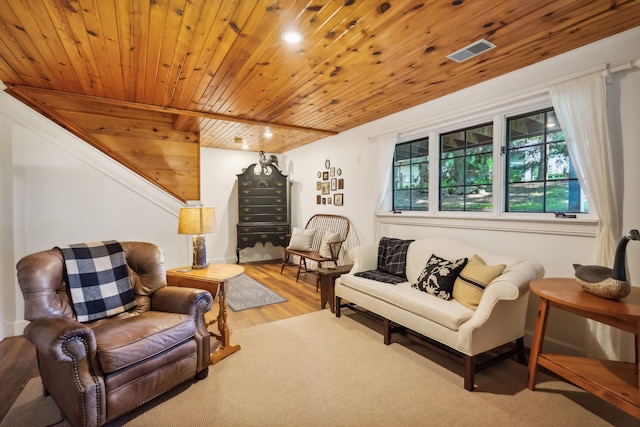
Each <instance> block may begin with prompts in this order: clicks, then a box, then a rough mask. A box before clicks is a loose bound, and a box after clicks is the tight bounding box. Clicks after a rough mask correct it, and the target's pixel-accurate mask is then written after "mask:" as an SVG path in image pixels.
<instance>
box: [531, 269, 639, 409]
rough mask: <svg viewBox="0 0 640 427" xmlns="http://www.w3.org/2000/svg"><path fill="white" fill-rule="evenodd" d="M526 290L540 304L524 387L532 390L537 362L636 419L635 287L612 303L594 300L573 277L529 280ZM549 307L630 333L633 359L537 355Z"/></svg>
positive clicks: (637, 392) (637, 389) (637, 324)
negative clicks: (526, 384)
mask: <svg viewBox="0 0 640 427" xmlns="http://www.w3.org/2000/svg"><path fill="white" fill-rule="evenodd" d="M530 288H531V291H532V292H533V293H534V294H536V295H538V296H539V297H540V304H539V306H538V319H537V321H536V328H535V331H534V334H533V342H532V343H531V356H530V359H529V384H528V386H529V389H531V390H534V389H535V385H536V372H537V369H538V366H542V367H544V368H547V369H548V370H550V371H551V372H554V373H556V374H558V375H560V376H561V377H563V378H565V379H566V380H568V381H570V382H572V383H573V384H575V385H577V386H578V387H581V388H583V389H584V390H587V391H588V392H590V393H593V394H594V395H596V396H598V397H599V398H601V399H603V400H605V401H607V402H609V403H611V404H612V405H614V406H616V407H617V408H619V409H621V410H623V411H625V412H627V413H629V414H631V415H633V416H634V417H636V418H640V378H639V377H638V370H639V368H640V361H639V359H638V354H640V341H639V339H638V334H639V333H640V288H636V287H632V288H631V289H632V290H631V294H630V295H629V296H627V297H626V298H623V299H621V300H617V301H615V300H609V299H606V298H600V297H597V296H595V295H592V294H590V293H588V292H586V291H584V290H582V288H581V287H580V285H579V284H578V283H577V282H576V281H575V279H556V278H549V279H539V280H533V281H531V283H530ZM550 307H556V308H559V309H561V310H564V311H568V312H570V313H573V314H576V315H578V316H583V317H587V318H589V319H593V320H596V321H598V322H602V323H605V324H607V325H610V326H613V327H615V328H618V329H622V330H623V331H627V332H631V333H632V334H634V335H635V343H636V357H635V359H636V360H635V363H629V362H619V361H612V360H600V359H591V358H586V357H573V356H564V355H557V354H542V344H543V341H544V333H545V328H546V325H547V316H548V314H549V308H550Z"/></svg>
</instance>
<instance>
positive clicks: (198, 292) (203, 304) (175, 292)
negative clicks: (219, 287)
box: [151, 286, 213, 378]
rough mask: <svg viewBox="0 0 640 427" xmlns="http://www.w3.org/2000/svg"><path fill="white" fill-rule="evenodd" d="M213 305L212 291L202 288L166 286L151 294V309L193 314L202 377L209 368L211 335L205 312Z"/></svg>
mask: <svg viewBox="0 0 640 427" xmlns="http://www.w3.org/2000/svg"><path fill="white" fill-rule="evenodd" d="M212 306H213V297H212V296H211V293H210V292H209V291H205V290H202V289H195V288H183V287H179V286H165V287H163V288H160V289H158V290H157V291H155V292H154V293H153V294H152V295H151V310H154V311H165V312H169V313H181V314H189V315H191V318H192V319H193V321H194V322H195V325H196V336H195V339H196V342H197V343H198V348H199V351H198V366H197V372H198V375H200V378H204V377H205V376H206V373H207V372H208V371H207V370H208V369H209V363H210V356H209V351H210V337H209V331H208V330H207V325H206V324H205V320H204V314H205V313H206V312H207V311H209V310H211V307H212Z"/></svg>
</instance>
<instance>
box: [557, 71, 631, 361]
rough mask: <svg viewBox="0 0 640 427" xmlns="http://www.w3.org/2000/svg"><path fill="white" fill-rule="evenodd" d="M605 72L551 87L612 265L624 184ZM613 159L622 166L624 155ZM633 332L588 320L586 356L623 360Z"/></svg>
mask: <svg viewBox="0 0 640 427" xmlns="http://www.w3.org/2000/svg"><path fill="white" fill-rule="evenodd" d="M606 88H607V85H606V81H605V76H604V75H603V74H602V73H600V72H598V73H594V74H590V75H587V76H583V77H579V78H577V79H574V80H571V81H568V82H564V83H561V84H558V85H556V86H553V87H552V88H550V93H551V102H552V103H553V108H554V110H555V112H556V116H557V118H558V122H559V124H560V127H561V128H562V130H563V132H564V135H565V139H566V141H567V148H568V150H569V156H570V157H571V161H572V163H573V165H574V167H575V169H576V175H577V177H578V180H579V181H580V185H581V187H582V189H583V190H584V191H585V194H586V196H587V200H589V209H590V210H592V211H594V212H595V213H596V214H597V215H598V218H599V219H600V222H599V225H598V230H597V233H596V256H595V264H596V265H603V266H606V267H611V266H612V265H613V258H614V254H615V248H616V245H617V243H618V240H619V239H620V238H621V227H622V203H621V195H622V188H616V183H618V182H621V181H620V180H619V179H618V177H617V175H616V173H619V174H621V173H622V171H621V170H616V169H615V168H614V162H613V154H612V153H613V151H612V149H611V141H610V140H609V128H608V125H607V108H606V107H607V95H606ZM616 160H617V161H616V162H615V164H618V165H622V159H616ZM629 338H630V334H627V333H624V332H622V331H620V330H619V329H615V328H611V327H609V326H607V325H604V324H602V323H598V322H595V321H592V320H589V321H588V331H587V341H586V346H587V349H586V350H587V355H588V356H590V357H598V358H608V359H615V360H622V359H625V358H626V357H625V355H623V352H626V351H625V349H628V348H629V343H626V341H628V339H629Z"/></svg>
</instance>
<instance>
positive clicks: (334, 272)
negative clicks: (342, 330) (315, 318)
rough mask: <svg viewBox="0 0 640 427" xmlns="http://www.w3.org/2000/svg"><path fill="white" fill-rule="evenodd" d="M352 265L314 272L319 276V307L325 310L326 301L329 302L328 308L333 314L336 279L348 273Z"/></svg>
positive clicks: (319, 269)
mask: <svg viewBox="0 0 640 427" xmlns="http://www.w3.org/2000/svg"><path fill="white" fill-rule="evenodd" d="M352 267H353V264H348V265H339V266H337V267H334V268H322V267H320V268H317V269H316V272H317V273H318V275H319V280H320V307H321V308H323V309H324V308H325V307H326V306H327V301H329V308H330V309H331V312H332V313H334V312H335V299H336V294H335V289H334V285H335V284H336V279H337V278H338V277H340V276H341V275H342V274H345V273H348V272H350V271H351V268H352Z"/></svg>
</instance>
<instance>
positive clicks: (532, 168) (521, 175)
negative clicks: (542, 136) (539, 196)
mask: <svg viewBox="0 0 640 427" xmlns="http://www.w3.org/2000/svg"><path fill="white" fill-rule="evenodd" d="M507 166H508V168H509V182H529V181H541V180H544V176H543V175H541V173H542V171H543V168H542V147H541V146H537V147H530V148H521V149H518V150H513V151H511V152H509V163H508V165H507Z"/></svg>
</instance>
